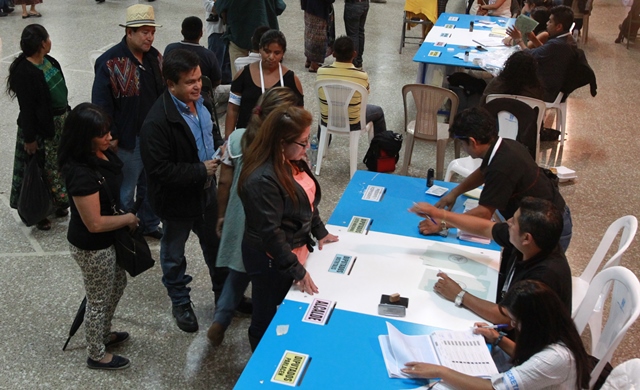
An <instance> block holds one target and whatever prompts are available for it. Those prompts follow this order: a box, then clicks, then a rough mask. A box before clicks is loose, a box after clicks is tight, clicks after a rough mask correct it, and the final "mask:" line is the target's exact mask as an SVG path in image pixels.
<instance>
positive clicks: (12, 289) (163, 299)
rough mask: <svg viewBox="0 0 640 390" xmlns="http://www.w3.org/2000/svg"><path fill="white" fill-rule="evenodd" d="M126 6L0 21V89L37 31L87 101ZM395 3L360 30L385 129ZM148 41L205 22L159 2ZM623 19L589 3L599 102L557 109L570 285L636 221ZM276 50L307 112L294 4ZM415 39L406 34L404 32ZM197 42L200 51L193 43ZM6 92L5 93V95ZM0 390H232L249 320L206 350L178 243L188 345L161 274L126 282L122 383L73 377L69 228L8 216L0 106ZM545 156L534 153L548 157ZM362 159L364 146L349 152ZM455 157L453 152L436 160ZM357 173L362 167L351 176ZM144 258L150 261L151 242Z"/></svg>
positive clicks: (396, 64) (90, 374)
mask: <svg viewBox="0 0 640 390" xmlns="http://www.w3.org/2000/svg"><path fill="white" fill-rule="evenodd" d="M134 3H135V2H134V1H128V0H108V1H107V2H105V3H103V4H100V5H97V4H96V3H95V2H94V1H92V0H82V1H75V0H56V1H53V0H47V1H45V3H44V4H41V5H39V6H38V10H39V11H40V12H41V13H42V14H43V17H42V18H39V19H33V18H30V19H28V20H23V19H21V18H20V15H19V12H15V13H14V14H13V15H11V16H9V17H6V18H2V19H0V26H1V27H0V62H1V66H0V78H1V79H2V80H3V81H4V80H5V77H6V76H7V71H8V66H9V63H10V62H11V60H12V59H13V57H14V56H15V55H16V54H17V53H18V52H19V46H18V42H19V37H20V33H21V31H22V29H23V27H24V26H25V25H27V24H28V23H32V22H38V23H41V24H43V25H44V26H45V27H46V28H47V29H48V31H49V33H50V35H51V39H52V41H53V50H52V53H51V54H52V55H53V56H54V57H55V58H57V59H58V60H59V61H60V63H61V65H62V67H63V70H64V72H65V76H66V78H67V84H68V86H69V92H70V103H71V105H72V106H75V105H76V104H78V103H81V102H84V101H88V100H89V98H90V89H91V84H92V81H93V71H92V68H91V66H90V63H89V60H88V52H89V51H90V50H95V49H100V48H103V47H105V46H107V45H110V44H111V43H115V42H117V41H119V40H120V39H121V38H122V35H123V29H122V28H120V27H118V23H123V22H124V17H125V9H126V7H127V6H129V5H131V4H134ZM342 4H343V2H342V1H337V2H336V12H337V29H338V33H339V34H342V33H344V25H343V23H342V8H343V6H342ZM403 4H404V2H403V1H402V0H388V3H387V4H371V10H370V12H369V18H368V21H367V43H366V45H367V46H366V50H365V54H364V58H365V65H364V66H365V70H367V71H368V72H369V75H370V77H371V80H372V93H371V95H370V102H371V103H373V104H378V105H380V106H382V107H383V108H384V110H385V114H386V117H387V126H388V127H389V129H392V130H395V131H397V132H399V131H401V129H402V127H403V108H402V100H401V95H400V89H401V86H402V85H404V84H407V83H411V82H413V81H414V80H415V74H416V69H417V66H416V64H415V63H413V62H412V60H411V59H412V57H413V55H414V54H415V51H416V48H417V46H414V45H410V46H407V47H406V48H405V50H404V51H403V53H402V54H401V55H399V54H398V44H399V37H400V28H401V17H402V7H403ZM153 6H154V7H155V9H156V18H157V20H158V21H159V22H160V23H162V24H163V25H164V27H162V28H160V29H158V32H157V34H156V41H155V45H154V46H155V47H156V48H158V49H160V50H161V51H162V50H163V49H164V47H165V46H166V45H167V44H168V43H170V42H173V41H178V40H180V39H181V36H180V23H181V21H182V19H183V18H184V17H186V16H190V15H198V16H201V17H204V16H205V15H204V13H203V11H202V9H201V3H200V2H199V1H189V2H187V1H184V0H158V1H156V2H154V3H153ZM625 13H626V11H625V9H624V8H623V7H622V6H621V5H620V2H619V1H618V0H596V2H595V11H594V13H593V16H592V18H591V31H590V40H589V44H588V45H587V46H585V51H586V53H587V57H588V59H589V62H590V63H591V65H592V67H593V68H594V70H595V72H596V74H597V76H598V85H599V90H598V96H597V97H596V98H592V97H591V96H590V95H589V93H588V89H587V88H583V89H581V90H579V91H578V92H576V93H575V94H573V95H572V96H571V98H570V99H569V118H568V135H567V142H566V146H565V148H564V151H562V153H559V155H561V157H562V159H561V162H562V164H563V165H565V166H567V167H570V168H572V169H575V170H576V171H577V172H578V175H579V179H578V180H577V181H576V182H575V183H572V184H568V185H563V186H562V189H561V191H562V194H563V195H564V196H565V198H566V199H567V202H568V204H569V205H570V206H571V210H572V213H573V220H574V236H573V241H572V244H571V247H570V248H569V251H568V257H569V259H570V262H571V265H572V268H573V273H574V275H578V274H579V273H580V272H582V269H583V268H584V266H585V264H586V263H587V262H588V260H589V259H590V257H591V254H592V253H593V251H594V250H595V248H596V246H597V244H598V242H599V240H600V238H601V237H602V234H603V233H604V231H605V230H606V228H607V226H608V225H609V224H610V223H611V222H613V221H614V220H615V219H617V218H618V217H620V216H623V215H627V214H637V211H638V209H640V199H639V197H638V195H637V190H638V184H637V183H638V182H639V181H640V173H639V172H640V171H639V170H638V164H637V162H635V161H636V157H637V155H638V150H640V141H639V138H638V136H637V131H638V123H639V114H638V110H637V108H636V107H635V105H636V103H637V100H638V99H637V97H638V93H637V92H634V91H638V90H639V89H640V88H639V87H640V85H639V84H640V67H639V66H638V63H639V60H640V52H639V50H638V48H637V47H632V48H631V50H627V49H626V48H625V47H624V46H623V45H615V44H613V40H614V39H615V37H616V35H617V25H618V24H619V23H620V22H621V21H622V19H623V18H624V14H625ZM280 23H281V29H282V30H283V31H284V33H285V35H286V36H287V38H288V42H289V47H288V49H289V50H288V52H287V54H286V59H285V61H286V64H287V65H288V66H289V67H290V68H292V69H293V70H294V71H295V72H297V74H298V76H299V77H300V79H301V80H302V84H303V86H304V89H305V91H306V92H307V99H306V106H307V108H308V109H310V110H312V111H314V112H317V104H316V102H315V100H314V97H313V96H314V94H313V92H312V88H313V83H314V80H315V76H314V75H313V74H310V73H308V72H306V70H305V69H304V67H303V64H304V55H303V48H302V45H303V14H302V12H301V11H300V10H299V7H298V2H296V1H288V9H287V10H286V11H285V13H284V14H283V15H282V16H281V17H280ZM412 33H413V32H412ZM203 42H204V40H203ZM3 86H4V84H3ZM0 104H1V109H0V221H1V222H0V270H1V271H0V286H1V287H0V289H1V294H0V334H2V335H3V343H2V344H3V345H2V348H1V351H0V365H1V367H2V369H1V370H0V388H7V389H30V388H60V389H62V388H64V389H74V388H77V389H83V388H88V387H89V386H93V387H98V388H133V389H143V388H149V389H174V388H183V389H201V388H202V389H205V388H207V389H210V388H216V389H217V388H220V389H228V388H232V387H233V384H234V383H235V381H236V379H237V377H238V376H239V375H240V373H241V372H242V369H243V367H244V365H245V363H246V361H247V360H248V359H249V357H250V351H249V345H248V342H247V339H246V329H247V327H248V319H247V318H238V319H236V320H234V323H233V324H232V326H231V328H230V330H229V331H228V332H227V337H226V339H225V341H224V343H223V345H222V346H221V347H220V348H218V349H217V350H214V349H212V348H211V347H210V346H209V345H208V343H207V341H206V329H207V328H208V326H209V324H210V323H211V321H212V317H213V308H214V306H213V294H212V293H211V292H210V287H209V286H210V282H209V280H208V275H207V272H206V269H205V265H204V262H203V261H202V256H201V254H200V252H199V250H198V246H197V244H196V243H195V241H194V240H191V241H190V242H189V246H188V254H187V257H188V259H189V264H190V267H189V272H190V273H191V274H192V275H193V276H194V281H193V283H192V284H191V287H192V299H193V301H194V303H195V307H196V314H197V315H198V318H199V322H200V326H201V330H200V332H198V333H196V334H186V333H183V332H181V331H180V330H178V329H177V327H176V326H175V324H174V321H173V318H172V316H171V311H170V302H169V299H168V298H167V296H166V293H165V289H164V287H163V286H162V284H161V281H160V277H161V272H160V268H159V267H158V266H156V267H155V268H154V269H152V270H151V271H149V272H147V273H145V274H143V275H141V276H139V277H137V278H135V279H130V280H129V286H128V287H127V290H126V291H125V295H124V297H123V299H122V301H121V303H120V305H119V308H118V311H117V312H116V317H115V320H114V327H115V329H117V330H127V331H129V332H130V333H131V335H132V338H131V341H130V342H128V343H127V344H125V345H123V346H122V347H120V348H119V349H117V351H116V352H117V353H120V354H122V355H124V356H127V357H129V358H131V360H132V362H133V364H132V367H131V368H130V369H128V370H125V371H123V372H115V373H109V372H94V371H90V370H88V369H87V368H86V367H85V366H84V360H85V359H86V353H85V344H84V341H83V336H84V334H83V331H82V330H80V331H79V333H78V335H77V336H75V337H74V338H73V339H72V341H71V343H70V346H69V349H68V350H67V352H62V350H61V348H62V345H63V344H64V341H65V339H66V332H67V330H68V327H69V325H70V323H71V320H72V318H73V316H74V314H75V311H76V309H77V305H78V304H79V303H80V301H81V300H82V297H83V294H84V291H83V288H82V280H81V275H80V272H79V270H78V267H77V265H76V264H75V263H74V262H73V260H72V259H71V258H70V256H69V253H68V248H67V241H66V238H65V234H66V229H67V221H66V220H64V219H63V220H57V221H55V223H54V224H53V229H52V230H51V231H49V232H40V231H37V230H35V229H31V228H25V227H24V226H23V225H22V224H21V223H20V222H19V219H18V217H17V214H16V213H15V212H14V211H13V210H10V209H9V206H8V197H9V189H10V181H11V172H12V162H13V152H14V148H15V131H16V125H15V120H16V118H17V114H18V104H17V102H16V101H11V100H10V99H9V98H8V97H7V96H6V95H5V94H1V95H0ZM552 146H553V145H544V146H543V147H544V148H547V150H548V148H550V147H552ZM360 147H361V155H364V150H365V148H366V139H365V137H363V139H362V141H361V145H360ZM346 148H347V142H346V139H344V140H343V139H336V140H334V142H333V144H332V148H331V153H330V154H329V156H328V157H327V159H326V160H325V162H324V163H323V169H322V175H321V176H320V182H321V185H322V188H323V201H322V204H321V212H322V215H323V217H324V219H325V220H326V219H327V217H328V216H329V215H330V214H331V211H332V209H333V206H334V205H335V203H336V202H337V200H338V199H339V197H340V195H341V193H342V191H343V189H344V187H345V185H346V183H347V182H348V170H349V169H348V164H347V153H346V151H345V149H346ZM414 153H415V155H414V159H413V165H412V166H411V168H410V171H409V173H410V174H411V175H413V176H423V175H424V174H425V173H426V170H427V168H428V167H432V166H433V165H434V164H435V150H434V145H431V144H427V143H419V144H418V145H417V146H416V148H415V150H414ZM452 157H453V150H452V148H451V149H450V150H449V151H448V153H447V156H446V161H447V162H448V161H449V160H450V159H451V158H452ZM360 168H364V165H363V164H360ZM152 248H153V249H154V250H155V251H156V253H157V251H158V249H159V245H158V243H157V242H153V243H152ZM639 248H640V247H639V246H638V245H637V244H635V243H634V244H633V245H632V246H631V248H630V249H629V251H628V252H627V254H626V255H625V257H624V259H623V265H625V266H627V267H629V268H631V269H632V270H633V271H634V272H635V273H636V274H639V271H640V264H639V263H638V258H640V249H639ZM638 344H640V325H638V324H635V326H633V327H632V329H631V331H630V332H629V334H628V335H627V337H626V338H625V340H624V341H623V343H622V344H621V346H620V347H619V348H618V351H617V353H616V354H615V356H614V364H617V363H619V362H622V361H624V360H626V359H629V358H632V357H639V356H640V354H638V347H637V345H638Z"/></svg>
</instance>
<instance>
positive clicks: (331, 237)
mask: <svg viewBox="0 0 640 390" xmlns="http://www.w3.org/2000/svg"><path fill="white" fill-rule="evenodd" d="M338 241H339V239H338V236H335V235H333V234H331V233H329V234H327V235H326V236H324V237H322V238H321V239H319V240H318V249H320V250H322V247H323V246H324V245H325V244H329V243H331V242H338ZM307 275H308V274H307Z"/></svg>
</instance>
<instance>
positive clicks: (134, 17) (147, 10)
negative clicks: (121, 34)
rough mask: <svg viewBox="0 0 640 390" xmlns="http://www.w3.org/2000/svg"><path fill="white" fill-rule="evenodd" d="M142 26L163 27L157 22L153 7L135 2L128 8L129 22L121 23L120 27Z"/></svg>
mask: <svg viewBox="0 0 640 390" xmlns="http://www.w3.org/2000/svg"><path fill="white" fill-rule="evenodd" d="M142 26H153V27H162V25H160V24H156V18H155V15H154V13H153V7H152V6H150V5H145V4H134V5H132V6H131V7H129V8H127V22H126V23H125V24H121V25H120V27H142Z"/></svg>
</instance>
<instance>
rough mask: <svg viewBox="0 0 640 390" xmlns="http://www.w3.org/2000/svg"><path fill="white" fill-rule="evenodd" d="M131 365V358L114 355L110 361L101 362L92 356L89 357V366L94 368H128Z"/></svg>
mask: <svg viewBox="0 0 640 390" xmlns="http://www.w3.org/2000/svg"><path fill="white" fill-rule="evenodd" d="M130 365H131V361H129V359H127V358H125V357H122V356H118V355H113V357H112V358H111V361H110V362H109V363H100V362H97V361H95V360H93V359H91V358H87V367H89V368H91V369H93V370H122V369H125V368H128V367H129V366H130Z"/></svg>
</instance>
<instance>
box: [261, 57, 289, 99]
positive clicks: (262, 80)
mask: <svg viewBox="0 0 640 390" xmlns="http://www.w3.org/2000/svg"><path fill="white" fill-rule="evenodd" d="M278 70H280V86H281V87H284V79H283V78H282V64H281V63H278ZM260 86H261V87H262V93H264V73H262V60H260Z"/></svg>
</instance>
